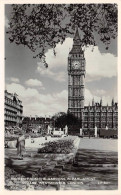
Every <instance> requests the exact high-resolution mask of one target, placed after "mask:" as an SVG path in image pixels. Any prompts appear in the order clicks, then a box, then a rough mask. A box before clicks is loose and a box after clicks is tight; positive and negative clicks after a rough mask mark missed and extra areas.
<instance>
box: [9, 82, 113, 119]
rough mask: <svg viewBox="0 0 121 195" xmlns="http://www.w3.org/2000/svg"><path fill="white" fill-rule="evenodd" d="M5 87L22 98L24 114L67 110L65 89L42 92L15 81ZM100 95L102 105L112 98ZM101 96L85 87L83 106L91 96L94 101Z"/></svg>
mask: <svg viewBox="0 0 121 195" xmlns="http://www.w3.org/2000/svg"><path fill="white" fill-rule="evenodd" d="M6 88H7V90H8V92H11V93H14V92H16V93H17V94H18V97H19V98H20V100H22V104H23V110H24V113H23V115H24V116H30V115H31V116H35V115H38V116H45V115H46V116H49V115H51V116H52V115H54V114H55V113H57V112H67V109H68V91H67V90H62V91H61V92H58V93H52V94H49V93H48V94H42V93H40V92H39V91H38V90H37V89H34V88H25V87H24V86H22V85H20V84H17V83H11V84H8V85H7V86H6ZM101 97H102V101H103V105H107V103H108V104H109V105H110V104H111V100H112V98H111V97H110V96H108V95H107V96H106V95H102V96H101ZM101 97H100V96H98V95H93V94H92V93H91V91H90V90H88V89H85V106H86V105H89V102H90V105H91V103H92V99H93V98H94V100H95V102H100V99H101Z"/></svg>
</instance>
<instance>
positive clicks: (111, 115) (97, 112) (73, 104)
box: [68, 29, 118, 130]
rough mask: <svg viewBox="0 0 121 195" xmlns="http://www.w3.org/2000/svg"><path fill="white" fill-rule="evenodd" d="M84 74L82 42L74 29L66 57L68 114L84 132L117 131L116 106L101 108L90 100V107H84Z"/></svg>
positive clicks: (112, 104)
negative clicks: (96, 130)
mask: <svg viewBox="0 0 121 195" xmlns="http://www.w3.org/2000/svg"><path fill="white" fill-rule="evenodd" d="M85 74H86V63H85V57H84V51H83V50H82V42H81V39H80V36H79V32H78V29H76V32H75V35H74V38H73V46H72V49H71V51H70V52H69V56H68V112H70V113H72V114H73V115H74V116H75V117H76V118H78V120H79V121H80V127H81V128H83V129H84V130H88V129H94V128H95V126H96V127H97V128H98V129H105V128H109V129H117V127H118V105H117V103H114V100H112V103H111V105H110V106H108V105H107V106H103V103H102V100H101V101H100V103H95V102H94V99H93V100H92V105H91V106H90V105H89V106H85V105H84V101H85V95H84V89H85V84H84V83H85Z"/></svg>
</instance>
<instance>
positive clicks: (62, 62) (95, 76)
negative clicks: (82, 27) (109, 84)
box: [37, 38, 117, 82]
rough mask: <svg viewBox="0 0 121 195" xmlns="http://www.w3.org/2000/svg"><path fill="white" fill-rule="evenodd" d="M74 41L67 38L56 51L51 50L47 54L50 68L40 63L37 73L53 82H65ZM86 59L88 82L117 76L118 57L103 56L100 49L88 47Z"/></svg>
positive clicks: (108, 54) (85, 52)
mask: <svg viewBox="0 0 121 195" xmlns="http://www.w3.org/2000/svg"><path fill="white" fill-rule="evenodd" d="M72 45H73V39H72V38H67V39H66V40H65V42H64V43H63V44H62V45H61V44H60V43H59V44H57V46H56V48H55V50H56V52H57V54H56V56H54V54H53V50H52V49H49V50H48V51H47V52H46V61H47V63H48V65H49V68H48V69H46V68H44V65H43V64H42V63H41V62H38V66H37V71H38V72H39V73H40V74H41V75H44V76H45V77H49V78H51V79H53V80H56V81H59V82H64V81H65V80H66V76H65V73H66V72H67V65H68V54H69V48H72ZM84 56H85V59H86V74H87V75H88V77H87V81H88V82H90V81H93V80H99V79H100V78H101V77H112V76H116V75H117V57H116V56H114V55H113V54H110V53H105V54H101V53H100V51H99V49H98V47H97V46H96V47H94V49H93V51H92V47H91V46H90V47H87V48H86V49H85V51H84Z"/></svg>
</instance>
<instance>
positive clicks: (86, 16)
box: [7, 4, 118, 67]
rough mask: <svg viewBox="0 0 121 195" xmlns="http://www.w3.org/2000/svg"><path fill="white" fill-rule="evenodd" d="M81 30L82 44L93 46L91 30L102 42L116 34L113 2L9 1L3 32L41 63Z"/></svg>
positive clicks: (113, 37) (93, 39) (115, 7)
mask: <svg viewBox="0 0 121 195" xmlns="http://www.w3.org/2000/svg"><path fill="white" fill-rule="evenodd" d="M76 26H78V28H79V29H80V30H81V32H82V35H83V37H82V46H88V45H96V41H95V33H98V35H99V36H100V40H101V41H102V42H103V43H104V44H105V45H106V49H108V46H109V44H110V42H111V39H115V38H116V37H117V28H118V27H117V5H116V4H36V5H35V4H13V5H12V13H11V18H10V22H9V28H8V31H7V33H8V34H9V40H10V42H15V43H16V44H17V45H20V44H22V45H24V46H26V47H28V48H29V49H30V50H31V51H32V52H33V53H34V57H39V58H40V59H41V60H42V62H43V63H44V65H45V66H46V67H47V66H48V64H47V63H46V60H45V57H46V56H45V53H46V51H47V50H48V49H49V48H53V52H54V55H56V51H55V47H56V45H57V43H59V42H60V43H61V44H62V43H63V42H64V40H65V38H66V37H69V36H71V35H72V34H73V33H74V29H75V27H76Z"/></svg>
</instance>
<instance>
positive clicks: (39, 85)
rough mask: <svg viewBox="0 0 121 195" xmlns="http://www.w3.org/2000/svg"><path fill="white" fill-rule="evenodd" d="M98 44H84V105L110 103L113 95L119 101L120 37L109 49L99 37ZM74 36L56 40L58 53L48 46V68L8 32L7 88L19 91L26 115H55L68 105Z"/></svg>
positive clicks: (65, 109) (65, 110)
mask: <svg viewBox="0 0 121 195" xmlns="http://www.w3.org/2000/svg"><path fill="white" fill-rule="evenodd" d="M10 11H11V9H10V6H6V12H5V29H6V30H7V28H8V26H9V25H8V22H9V17H10ZM98 39H99V38H98V37H97V41H98V42H99V44H98V46H95V47H94V48H93V47H92V46H90V47H88V48H85V51H84V55H85V60H86V77H85V105H89V103H90V104H91V102H92V99H93V98H94V100H95V101H96V102H99V101H100V99H101V98H102V101H103V105H107V103H108V105H110V104H111V101H112V98H114V100H115V101H117V55H116V53H117V40H113V41H112V42H111V45H110V47H109V50H108V51H107V50H105V47H104V45H103V44H102V43H101V42H100V41H99V40H98ZM72 45H73V38H70V37H68V38H66V40H65V42H64V43H63V44H62V45H61V44H57V47H56V53H57V54H56V56H54V54H53V51H52V50H51V49H49V50H48V51H47V52H46V61H47V63H48V65H49V67H48V68H47V69H46V68H45V67H44V65H43V64H42V63H41V61H40V60H39V59H37V58H36V59H35V58H33V53H32V52H31V51H30V50H29V49H28V48H25V47H23V46H22V45H19V46H17V45H16V44H14V43H10V42H9V40H8V36H7V34H6V35H5V57H6V60H5V88H6V89H7V90H8V92H11V93H17V94H18V98H19V99H20V100H22V104H23V115H24V116H30V115H31V116H45V115H46V116H52V115H53V114H55V113H57V112H67V109H68V72H67V65H68V61H67V58H68V54H69V50H70V49H71V48H72Z"/></svg>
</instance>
